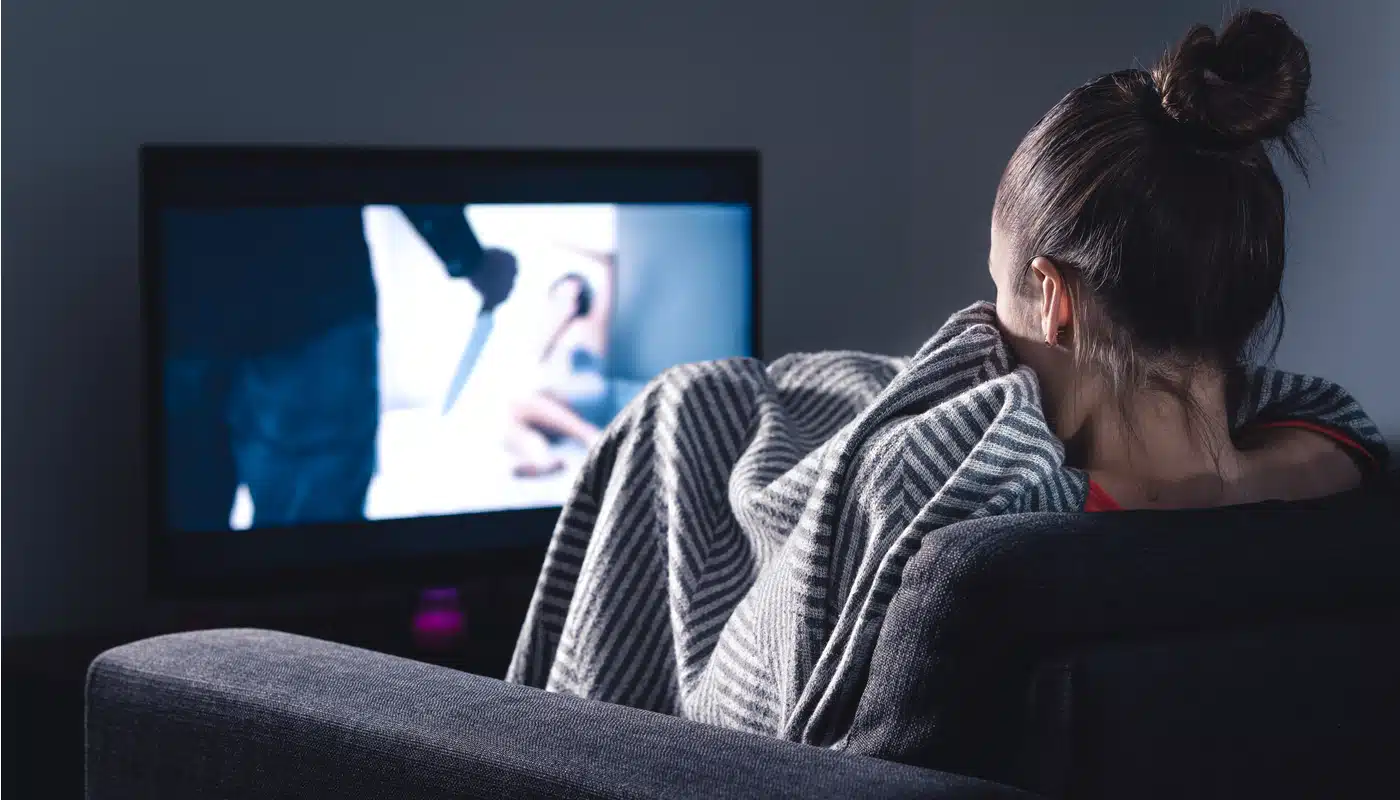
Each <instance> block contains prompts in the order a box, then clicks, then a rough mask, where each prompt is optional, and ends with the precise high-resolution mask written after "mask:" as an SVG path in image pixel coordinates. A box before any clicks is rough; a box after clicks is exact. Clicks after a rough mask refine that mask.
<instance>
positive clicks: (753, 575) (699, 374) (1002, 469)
mask: <svg viewBox="0 0 1400 800" xmlns="http://www.w3.org/2000/svg"><path fill="white" fill-rule="evenodd" d="M1246 383H1247V385H1248V388H1247V389H1246V390H1245V392H1244V393H1243V394H1244V395H1245V396H1244V397H1243V398H1241V399H1240V401H1239V402H1238V404H1237V408H1238V409H1239V413H1238V415H1237V419H1236V424H1237V425H1243V424H1244V423H1246V422H1248V421H1250V420H1251V419H1255V418H1258V417H1260V416H1261V415H1262V416H1273V415H1277V416H1287V417H1290V418H1306V419H1309V420H1312V421H1315V422H1319V423H1324V424H1327V425H1331V426H1333V427H1335V428H1338V429H1340V430H1343V431H1346V432H1347V433H1349V434H1350V435H1351V436H1352V437H1354V438H1355V439H1357V440H1358V441H1360V442H1362V443H1364V444H1366V445H1367V446H1368V447H1371V446H1374V447H1376V448H1379V449H1378V452H1379V453H1381V454H1383V453H1384V452H1385V451H1384V443H1383V441H1382V439H1381V437H1380V435H1379V433H1378V431H1377V430H1376V428H1375V426H1374V425H1373V424H1372V423H1371V422H1370V420H1369V419H1367V417H1366V416H1365V414H1364V413H1363V412H1362V411H1361V409H1360V408H1359V407H1358V406H1357V405H1356V403H1355V402H1353V401H1352V399H1351V398H1350V397H1349V396H1348V395H1347V394H1346V393H1345V392H1343V391H1342V390H1341V389H1339V388H1338V387H1336V386H1335V385H1333V384H1330V383H1327V382H1326V381H1322V380H1319V379H1314V378H1303V377H1300V376H1295V375H1289V374H1286V373H1282V372H1277V371H1274V370H1268V369H1262V368H1260V369H1255V370H1252V371H1251V372H1250V373H1249V380H1248V381H1247V382H1246ZM1064 460H1065V457H1064V448H1063V445H1062V444H1061V442H1060V441H1059V440H1058V439H1056V437H1055V436H1054V435H1053V434H1052V433H1051V431H1050V429H1049V428H1048V427H1047V425H1046V421H1045V418H1044V416H1043V414H1042V412H1041V403H1040V395H1039V387H1038V384H1037V382H1036V379H1035V376H1034V373H1032V372H1031V371H1030V370H1029V369H1028V368H1026V367H1017V366H1016V365H1015V364H1014V363H1013V360H1012V356H1011V354H1010V352H1009V351H1008V349H1007V347H1006V345H1005V343H1004V342H1003V340H1002V338H1001V336H1000V334H999V332H998V330H997V327H996V324H995V312H994V309H993V307H992V306H991V305H990V304H987V303H979V304H977V305H974V306H972V307H970V308H968V309H965V310H963V311H960V312H958V313H957V314H955V315H953V317H952V318H950V319H949V320H948V322H947V323H946V324H945V325H944V326H943V327H942V328H941V329H940V330H939V331H938V333H937V334H935V335H934V337H933V338H932V339H931V340H930V341H929V342H928V343H927V344H925V345H924V347H923V348H922V349H921V350H920V351H919V353H918V354H917V355H915V356H914V357H913V358H912V359H901V358H890V357H884V356H876V355H868V354H864V353H855V352H827V353H817V354H801V355H792V356H787V357H784V358H781V359H779V360H777V361H775V362H774V363H773V364H772V365H771V366H765V365H764V364H763V363H761V362H759V361H756V360H752V359H732V360H725V361H718V362H710V363H705V364H693V365H687V366H683V367H678V368H675V369H672V370H670V371H668V372H666V373H665V374H664V375H662V376H661V377H660V378H659V379H657V380H656V381H654V382H653V383H652V384H651V385H650V386H649V387H648V389H647V390H645V391H644V392H643V393H642V395H641V396H639V397H638V398H636V399H635V400H634V401H633V402H632V403H631V404H630V405H629V406H628V407H627V409H626V410H625V411H624V412H623V413H622V414H621V415H620V416H619V418H618V419H617V420H616V421H615V422H614V423H613V424H612V425H611V426H610V427H609V428H608V430H607V432H606V433H605V435H604V437H603V440H602V442H601V443H600V444H599V446H598V447H596V448H595V449H594V451H593V452H592V454H591V456H590V458H589V461H588V463H587V465H586V466H585V468H584V470H583V472H582V474H581V475H580V477H579V480H578V482H577V484H576V485H575V487H574V490H573V494H572V496H571V497H570V498H569V500H568V502H567V504H566V505H565V507H564V510H563V513H562V515H561V517H560V519H559V523H558V526H557V527H556V529H555V531H554V537H553V540H552V542H551V544H550V547H549V550H548V554H547V556H546V560H545V564H544V570H543V572H542V574H541V575H540V579H539V583H538V585H537V587H536V589H535V595H534V599H533V601H532V603H531V606H530V610H529V614H528V616H527V619H526V622H525V627H524V629H523V631H522V632H521V636H520V640H519V642H518V644H517V646H516V651H515V655H514V658H513V659H512V663H511V666H510V670H509V674H508V680H510V681H513V682H516V683H523V684H527V685H532V686H537V687H541V688H545V689H548V690H551V691H558V692H565V693H569V694H574V695H580V696H583V697H589V698H594V699H597V700H603V701H607V702H613V703H621V704H624V705H629V706H636V707H639V708H644V709H650V710H654V711H660V712H665V713H669V714H677V715H681V716H684V717H688V718H691V719H695V720H700V721H704V722H709V723H714V724H718V725H722V726H726V727H731V728H737V729H741V730H745V731H752V732H757V733H763V734H769V735H773V736H779V737H782V738H786V739H791V740H795V741H801V742H806V743H809V744H816V745H828V746H830V745H837V744H839V742H840V740H841V737H842V736H843V733H844V732H843V731H841V730H838V729H836V725H835V724H834V722H833V721H834V720H840V719H848V718H849V717H848V716H844V715H843V714H841V713H840V712H841V710H842V709H843V707H844V706H846V705H847V704H850V703H852V702H853V701H854V700H856V699H857V698H856V697H855V696H854V695H853V694H852V692H853V691H854V690H853V687H858V686H859V685H861V684H862V683H863V682H862V681H857V680H849V679H848V678H850V677H851V676H853V675H858V674H859V672H860V670H861V669H862V668H863V666H864V664H866V663H868V660H869V658H870V654H871V652H872V648H873V645H874V643H875V641H876V637H877V636H878V635H879V633H880V626H881V624H882V620H883V618H884V613H885V609H886V607H887V605H888V603H889V600H890V598H891V597H892V596H893V594H894V592H895V591H896V590H897V589H898V587H899V582H900V575H901V572H902V569H903V567H904V564H905V561H906V560H907V559H908V558H909V557H910V556H911V554H913V553H914V552H916V551H917V550H918V548H919V543H920V540H921V539H922V537H924V536H925V535H927V534H928V533H929V532H930V531H934V530H937V529H938V528H940V527H943V526H945V525H949V524H951V523H953V522H957V521H959V520H964V519H970V518H974V517H983V516H988V515H992V514H1007V513H1015V512H1029V511H1071V510H1080V509H1082V508H1083V505H1084V501H1085V497H1086V494H1087V488H1088V481H1087V477H1086V476H1085V475H1084V473H1083V472H1080V471H1078V470H1075V469H1071V468H1067V467H1066V466H1065V463H1064Z"/></svg>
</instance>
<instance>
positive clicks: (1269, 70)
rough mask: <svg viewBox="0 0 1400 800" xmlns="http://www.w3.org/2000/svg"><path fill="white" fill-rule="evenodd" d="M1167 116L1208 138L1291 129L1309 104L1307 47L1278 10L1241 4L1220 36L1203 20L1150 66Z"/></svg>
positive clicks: (1227, 140) (1226, 141)
mask: <svg viewBox="0 0 1400 800" xmlns="http://www.w3.org/2000/svg"><path fill="white" fill-rule="evenodd" d="M1152 77H1153V81H1154V82H1155V83H1156V85H1157V91H1158V93H1159V94H1160V95H1161V100H1162V109H1163V110H1164V111H1165V112H1166V114H1167V116H1169V117H1171V118H1172V119H1174V120H1176V121H1177V122H1179V123H1182V124H1183V125H1189V126H1191V127H1192V128H1194V129H1196V130H1197V131H1198V132H1199V133H1202V134H1204V136H1202V137H1201V138H1202V139H1203V140H1204V141H1205V142H1206V143H1211V142H1213V143H1217V144H1219V145H1221V146H1227V147H1240V146H1244V145H1249V144H1253V143H1255V142H1259V141H1262V140H1265V139H1277V138H1285V139H1287V138H1288V136H1289V127H1290V126H1291V125H1292V124H1293V123H1294V122H1297V121H1298V120H1299V119H1301V118H1302V117H1303V115H1304V114H1305V113H1306V111H1307V105H1308V85H1309V84H1310V83H1311V82H1312V68H1311V65H1310V64H1309V61H1308V48H1307V46H1306V45H1304V44H1303V40H1302V39H1300V38H1298V35H1297V34H1296V33H1294V32H1293V29H1292V28H1290V27H1288V23H1287V22H1285V21H1284V19H1283V17H1281V16H1279V15H1278V14H1270V13H1266V12H1263V11H1240V12H1238V13H1236V14H1235V15H1234V16H1233V17H1231V19H1230V21H1229V22H1228V23H1226V25H1225V28H1224V30H1222V31H1221V32H1220V35H1219V36H1218V37H1217V36H1216V35H1215V34H1214V33H1212V32H1211V30H1210V28H1208V27H1206V26H1204V25H1197V26H1195V27H1193V28H1192V29H1191V30H1190V31H1188V32H1187V34H1186V37H1185V38H1184V39H1182V40H1181V42H1180V43H1179V44H1177V46H1176V47H1175V48H1174V49H1173V50H1171V51H1170V52H1168V53H1167V55H1166V56H1165V57H1164V58H1163V59H1162V61H1161V63H1160V64H1158V65H1157V68H1156V69H1154V70H1153V72H1152Z"/></svg>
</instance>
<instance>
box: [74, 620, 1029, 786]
mask: <svg viewBox="0 0 1400 800" xmlns="http://www.w3.org/2000/svg"><path fill="white" fill-rule="evenodd" d="M87 693H88V717H87V730H88V750H87V752H88V756H87V770H88V775H87V778H88V797H89V798H93V799H94V800H115V798H133V799H134V798H143V799H145V800H157V799H158V798H216V797H217V798H282V797H285V798H356V799H357V800H375V799H377V798H386V799H387V798H393V799H394V800H417V799H418V798H423V799H424V800H426V799H427V798H433V799H434V800H438V799H439V798H481V799H482V800H501V799H502V798H535V797H542V798H543V797H559V798H663V797H664V798H678V799H681V798H697V799H698V798H714V799H715V800H720V799H722V798H768V797H771V798H784V797H791V798H851V797H889V798H896V797H900V798H905V797H907V798H969V799H971V798H988V799H989V800H990V799H991V798H1008V800H1009V799H1010V798H1017V797H1030V795H1028V794H1025V793H1022V792H1019V791H1017V790H1014V789H1008V788H1005V787H1000V786H996V785H994V784H990V783H984V782H982V781H978V780H974V779H971V778H964V777H959V776H954V775H947V774H944V773H940V772H935V771H932V770H927V769H920V768H918V767H910V766H904V765H900V764H891V763H888V762H883V761H878V760H876V759H873V758H865V757H852V756H843V755H838V754H836V753H833V752H829V751H826V750H821V749H818V748H814V747H805V746H802V745H797V744H792V743H789V742H781V741H778V740H775V739H767V738H764V737H761V736H754V735H751V734H744V733H737V732H734V731H729V730H724V729H720V728H714V727H710V726H707V725H700V724H697V723H693V722H687V721H685V720H681V719H677V718H674V717H668V716H664V715H661V714H653V713H649V712H645V711H637V710H635V709H631V708H624V707H622V706H615V705H608V704H604V703H594V702H590V701H586V700H580V699H578V698H573V697H565V696H560V695H555V694H549V693H546V692H542V691H539V690H536V689H529V688H525V687H521V686H513V685H511V684H506V683H502V682H501V681H497V680H492V679H490V678H482V677H479V676H476V675H471V674H468V673H465V672H457V671H454V670H449V669H444V668H441V667H435V666H431V665H428V664H423V663H419V662H415V661H409V660H406V659H401V658H395V657H393V656H387V655H384V654H382V653H375V652H371V651H367V650H358V649H355V648H352V647H345V646H343V645H337V644H331V643H328V642H322V641H318V640H315V639H307V638H304V637H300V636H292V635H290V634H284V633H273V632H270V631H259V630H217V631H205V632H201V633H187V634H175V635H171V636H162V637H157V638H154V639H147V640H144V641H141V642H136V643H135V644H129V645H126V646H123V647H119V648H117V649H115V650H112V651H109V652H108V653H106V654H104V655H103V656H101V657H100V658H98V659H97V661H96V662H95V663H94V664H93V666H92V669H91V671H90V673H89V676H88V689H87Z"/></svg>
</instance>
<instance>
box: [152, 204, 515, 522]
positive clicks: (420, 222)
mask: <svg viewBox="0 0 1400 800" xmlns="http://www.w3.org/2000/svg"><path fill="white" fill-rule="evenodd" d="M399 208H400V210H401V211H402V212H403V213H404V215H405V217H407V218H408V220H409V221H410V222H412V224H413V226H414V228H415V229H416V230H417V232H418V233H419V235H420V236H421V237H422V238H423V239H424V241H426V242H427V243H428V244H429V245H430V246H431V247H432V249H433V250H434V251H435V252H436V253H437V255H438V257H439V258H440V259H441V261H442V263H443V264H444V266H445V267H446V270H447V273H448V274H449V275H450V276H451V277H453V278H462V279H466V280H468V281H470V282H471V283H472V285H473V286H474V287H475V288H476V290H477V291H478V292H479V293H480V295H481V312H482V313H487V312H490V311H492V310H493V309H495V308H496V307H497V306H499V305H500V304H501V303H503V302H505V300H506V298H507V297H509V295H510V293H511V291H512V289H513V288H514V285H515V279H516V275H517V273H518V269H517V265H516V259H515V257H514V255H512V254H511V253H510V252H507V251H505V250H500V249H495V248H483V247H482V245H481V243H480V242H479V241H478V239H477V237H476V235H475V234H474V232H473V231H472V229H471V226H470V225H469V223H468V221H467V218H466V216H465V214H464V213H463V207H462V206H460V205H420V206H409V205H401V206H400V207H399ZM163 230H164V235H163V237H162V239H161V241H160V243H159V246H160V248H161V255H162V257H163V260H164V261H165V263H166V264H167V265H168V268H167V270H166V276H167V277H166V280H165V283H164V285H163V286H162V287H160V291H161V292H162V293H163V295H164V298H163V299H164V301H165V303H164V307H165V308H166V309H167V318H166V320H165V326H164V335H165V342H164V345H165V353H166V358H165V370H164V386H163V390H164V404H165V410H166V416H167V423H166V442H165V472H166V492H165V496H166V498H167V508H166V516H167V519H168V521H169V524H170V526H171V527H172V528H174V529H177V530H184V531H214V530H227V529H228V528H229V514H230V510H231V508H232V504H233V500H234V496H235V492H236V491H237V488H238V486H239V485H240V484H242V485H244V486H246V487H247V490H248V493H249V495H250V497H251V499H252V504H253V508H254V519H253V526H254V527H267V526H283V525H294V524H300V523H309V522H341V521H353V520H357V519H363V518H364V513H365V510H364V509H365V501H366V497H367V494H368V491H369V485H370V481H371V479H372V478H373V476H374V473H375V462H376V452H375V442H376V436H377V433H378V427H379V417H380V408H379V406H380V403H379V385H378V370H379V366H378V342H379V323H378V319H377V302H378V300H377V291H376V287H375V282H374V277H373V273H372V270H371V260H370V253H369V248H368V246H367V245H366V242H365V232H364V220H363V217H362V210H361V207H360V206H337V207H305V208H265V207H264V208H227V209H188V210H172V211H169V212H167V216H166V218H165V221H164V226H163Z"/></svg>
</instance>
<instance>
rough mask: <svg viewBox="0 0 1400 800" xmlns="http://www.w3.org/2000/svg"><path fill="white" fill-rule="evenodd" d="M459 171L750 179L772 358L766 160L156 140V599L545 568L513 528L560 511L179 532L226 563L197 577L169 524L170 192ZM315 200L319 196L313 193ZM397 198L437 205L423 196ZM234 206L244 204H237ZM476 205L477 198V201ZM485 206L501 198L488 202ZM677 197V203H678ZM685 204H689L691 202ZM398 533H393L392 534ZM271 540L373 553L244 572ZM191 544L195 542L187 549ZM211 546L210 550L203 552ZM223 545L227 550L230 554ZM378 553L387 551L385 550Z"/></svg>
mask: <svg viewBox="0 0 1400 800" xmlns="http://www.w3.org/2000/svg"><path fill="white" fill-rule="evenodd" d="M444 163H447V164H450V165H452V166H454V167H457V168H472V167H476V168H486V167H490V168H498V167H516V166H521V165H523V166H525V167H529V168H558V167H565V168H579V167H584V168H598V167H603V168H625V169H665V168H671V169H675V168H677V167H680V168H701V169H710V168H714V167H720V168H723V169H726V170H734V171H736V172H737V173H739V174H740V175H741V178H740V180H741V181H742V183H743V185H744V194H745V196H746V197H745V199H746V201H747V202H748V204H749V207H750V217H749V218H750V225H751V231H750V236H751V238H750V242H751V252H750V270H751V274H750V287H751V288H750V303H751V309H752V315H751V326H750V328H751V343H750V344H751V352H752V353H753V354H754V355H755V356H757V357H762V355H763V353H762V314H761V309H762V284H761V276H762V270H761V268H760V265H761V262H762V238H761V232H762V224H761V219H762V206H761V192H760V178H761V175H760V156H759V153H758V151H757V150H756V149H749V148H689V149H675V148H651V149H588V148H446V147H433V148H423V147H377V146H342V145H331V146H324V145H263V144H258V145H241V144H156V143H152V144H145V145H142V146H141V148H140V154H139V173H140V174H139V178H138V181H139V187H140V189H139V191H140V206H139V211H140V233H139V251H140V262H139V263H140V285H141V319H142V326H143V334H144V335H143V340H144V353H143V355H144V362H145V364H144V372H145V380H144V382H143V386H144V391H145V397H144V398H143V401H144V402H143V407H144V410H145V414H144V423H145V435H144V437H143V440H144V444H145V447H146V457H145V464H146V509H147V515H148V516H147V519H148V524H147V543H148V547H147V551H148V553H147V555H148V558H147V565H148V570H147V588H148V592H149V594H151V595H152V596H153V598H156V599H171V600H181V599H198V598H201V597H209V598H212V597H225V598H228V597H239V596H257V595H266V594H269V593H272V594H275V593H284V592H298V591H326V590H329V591H340V590H344V589H353V588H360V589H367V588H376V589H380V588H392V587H405V588H408V587H421V586H431V585H459V584H462V583H464V582H470V581H472V580H474V579H477V578H481V577H499V576H501V575H504V574H517V573H533V572H536V571H538V569H539V566H540V564H541V562H542V561H543V558H544V552H545V548H546V546H547V544H548V537H547V536H542V537H540V538H539V540H537V541H536V540H531V541H526V542H521V541H519V540H518V538H513V537H512V535H511V529H512V528H518V527H520V526H528V527H529V528H531V529H532V530H545V531H548V530H551V529H552V528H553V523H554V521H555V520H557V518H558V515H559V508H558V507H553V508H542V509H527V510H513V511H499V512H490V513H478V514H459V515H450V516H439V517H419V518H409V519H399V520H380V521H373V522H355V523H340V524H334V525H308V526H298V528H297V530H296V533H295V534H294V535H293V536H292V538H291V539H288V538H286V537H287V534H288V531H286V530H285V529H282V530H276V529H273V530H266V529H264V530H252V531H229V532H217V533H209V534H206V533H179V534H175V535H174V536H180V537H205V539H204V543H213V544H214V545H216V546H212V547H209V548H207V552H208V555H207V556H206V557H205V559H204V560H206V561H208V560H211V559H214V558H219V557H222V558H224V559H227V560H228V561H227V562H226V564H225V567H224V568H223V569H213V568H209V567H208V566H206V567H205V568H203V569H200V570H198V571H195V570H192V569H191V568H190V565H189V564H188V563H186V562H184V561H182V560H181V558H182V556H181V555H180V553H179V552H178V549H179V546H180V545H177V544H176V542H175V540H174V536H172V532H171V531H169V529H168V526H167V524H166V522H165V520H166V514H165V491H164V486H165V465H164V457H163V454H164V450H165V448H164V436H165V426H164V412H163V403H162V401H161V398H162V389H163V382H162V380H163V379H162V370H161V368H160V364H161V360H162V354H163V352H164V343H163V330H164V313H163V308H162V304H161V302H160V294H161V283H160V275H161V272H160V270H161V266H160V263H159V250H158V246H157V244H156V237H155V235H154V234H155V232H156V230H157V227H156V226H157V224H158V223H157V219H156V212H157V211H158V209H159V208H160V207H161V205H162V202H163V195H162V186H161V184H162V183H163V184H165V185H166V186H168V185H169V184H170V183H171V182H172V178H173V179H176V181H178V180H181V179H188V176H189V175H190V174H191V173H197V172H198V170H199V169H200V168H211V167H212V168H215V169H235V170H237V169H259V168H264V167H267V166H269V165H275V164H296V165H302V166H306V165H312V166H314V167H317V168H329V169H330V170H331V171H332V172H334V171H337V170H345V169H347V168H348V169H365V168H373V169H390V170H392V169H403V168H405V167H410V168H419V169H421V168H424V167H433V166H438V167H440V166H442V165H443V164H444ZM312 193H313V194H315V193H316V192H314V191H313V192H312ZM395 201H397V202H413V201H421V202H431V201H432V200H431V198H427V197H421V198H420V197H413V198H405V199H399V198H397V197H396V198H395ZM229 202H234V199H233V198H230V199H229ZM467 202H471V200H470V199H469V198H468V200H467ZM482 202H490V201H485V200H483V201H482ZM671 202H678V201H671ZM680 202H684V201H680ZM463 524H471V525H473V526H474V528H476V531H474V535H479V536H482V535H484V538H485V539H486V542H485V543H484V544H485V546H484V547H482V548H479V549H471V550H455V551H451V552H448V551H445V550H443V549H434V547H433V546H432V544H431V543H432V541H433V540H434V539H435V538H436V539H437V540H442V539H445V538H448V537H454V536H459V535H460V528H461V526H462V525H463ZM389 526H392V527H393V528H394V531H392V532H391V531H388V530H385V528H386V527H389ZM400 532H401V533H402V534H405V535H406V536H407V537H408V538H407V539H405V540H404V541H407V542H409V543H410V545H411V546H412V547H413V548H414V549H415V550H417V551H418V552H416V553H410V552H406V551H405V549H404V546H403V545H402V543H399V544H396V545H395V546H393V547H390V546H388V545H389V537H393V536H394V535H395V534H396V533H400ZM262 536H269V537H271V536H281V537H283V540H282V542H281V543H279V547H281V548H283V549H284V550H287V549H289V545H288V543H289V542H290V543H291V545H293V547H291V548H290V549H292V550H294V549H296V547H301V548H303V549H304V548H307V547H311V546H320V547H324V546H332V547H337V548H338V549H340V548H346V547H350V548H355V549H358V551H359V552H361V553H363V554H364V555H363V556H362V557H360V558H356V559H354V560H346V559H338V560H331V561H322V562H321V563H317V562H316V558H315V557H314V556H307V555H305V554H303V555H302V556H299V557H297V559H293V560H294V561H295V562H296V563H293V564H291V565H289V566H288V565H282V566H268V565H262V566H258V565H253V566H239V567H235V566H234V565H233V563H232V562H234V561H236V560H238V559H242V560H243V561H245V562H248V561H254V562H255V561H256V560H257V559H256V547H255V546H251V545H250V543H249V542H248V541H247V540H248V539H250V538H257V537H262ZM185 546H186V547H188V545H185ZM201 546H203V545H201ZM221 548H222V553H220V549H221ZM376 550H377V551H379V552H376Z"/></svg>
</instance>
